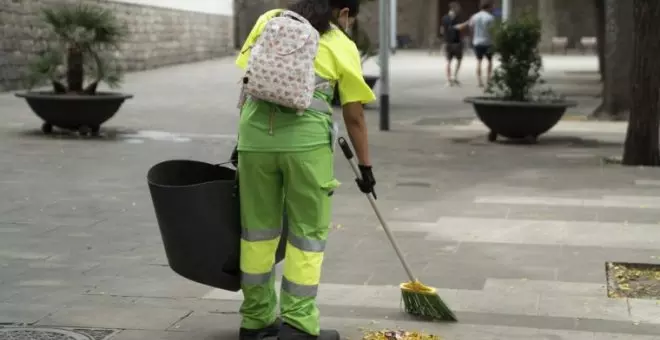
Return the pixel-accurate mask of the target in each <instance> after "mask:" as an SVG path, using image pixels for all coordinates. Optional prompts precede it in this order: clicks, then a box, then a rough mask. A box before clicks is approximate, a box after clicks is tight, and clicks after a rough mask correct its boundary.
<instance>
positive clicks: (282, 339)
mask: <svg viewBox="0 0 660 340" xmlns="http://www.w3.org/2000/svg"><path fill="white" fill-rule="evenodd" d="M277 338H278V339H279V340H314V339H318V340H340V339H341V337H340V336H339V332H337V331H335V330H332V329H322V330H321V334H319V335H318V336H316V335H311V334H308V333H305V332H303V331H301V330H299V329H297V328H295V327H293V326H291V325H289V324H287V323H283V324H282V327H281V328H280V334H279V336H278V337H277Z"/></svg>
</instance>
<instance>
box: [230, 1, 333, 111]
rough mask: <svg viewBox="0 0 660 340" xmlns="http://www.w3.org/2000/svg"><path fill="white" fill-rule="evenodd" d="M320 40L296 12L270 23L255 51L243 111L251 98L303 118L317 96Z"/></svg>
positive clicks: (245, 85)
mask: <svg viewBox="0 0 660 340" xmlns="http://www.w3.org/2000/svg"><path fill="white" fill-rule="evenodd" d="M319 39H320V36H319V33H318V31H316V29H315V28H314V27H313V26H312V25H311V24H310V23H309V21H307V19H305V18H303V17H302V16H300V15H299V14H297V13H295V12H292V11H284V12H282V13H281V14H280V15H278V16H276V17H274V18H272V19H270V20H269V21H268V22H267V23H266V25H265V27H264V29H263V32H262V33H261V35H260V36H259V38H257V41H256V42H255V44H254V45H252V47H251V51H250V58H249V61H248V66H247V69H246V73H245V76H244V77H243V87H242V90H241V101H240V103H239V107H240V106H242V105H243V103H244V101H245V97H246V96H247V95H249V96H252V97H254V98H257V99H261V100H264V101H268V102H271V103H275V104H279V105H282V106H284V107H288V108H293V109H296V110H298V113H299V114H302V112H303V111H304V110H305V109H307V108H308V107H309V106H310V104H311V103H312V98H313V95H314V90H315V85H316V73H315V70H314V60H315V58H316V54H317V52H318V48H319Z"/></svg>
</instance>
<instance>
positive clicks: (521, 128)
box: [464, 97, 577, 142]
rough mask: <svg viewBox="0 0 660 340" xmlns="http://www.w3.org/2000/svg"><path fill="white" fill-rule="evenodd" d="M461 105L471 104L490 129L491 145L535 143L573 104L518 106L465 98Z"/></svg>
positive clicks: (524, 103)
mask: <svg viewBox="0 0 660 340" xmlns="http://www.w3.org/2000/svg"><path fill="white" fill-rule="evenodd" d="M464 101H465V102H466V103H470V104H472V106H473V107H474V110H475V112H476V113H477V116H478V117H479V119H480V120H481V121H482V122H483V123H484V125H486V126H487V127H488V128H489V129H490V132H489V134H488V140H489V141H491V142H494V141H495V140H496V139H497V136H504V137H506V138H510V139H526V140H529V141H532V142H536V141H537V140H538V137H539V136H540V135H542V134H544V133H546V132H548V130H550V129H551V128H552V127H553V126H555V125H556V124H557V123H558V122H559V120H560V119H561V117H562V116H563V115H564V113H565V112H566V109H567V108H569V107H574V106H576V105H577V103H576V102H573V101H557V102H547V103H545V102H518V101H506V100H499V99H497V98H492V97H468V98H465V99H464Z"/></svg>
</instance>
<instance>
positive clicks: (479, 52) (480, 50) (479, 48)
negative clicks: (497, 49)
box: [474, 45, 493, 61]
mask: <svg viewBox="0 0 660 340" xmlns="http://www.w3.org/2000/svg"><path fill="white" fill-rule="evenodd" d="M474 55H475V56H476V57H477V60H482V59H483V58H484V57H486V59H488V61H491V60H492V59H493V47H492V46H491V45H475V46H474Z"/></svg>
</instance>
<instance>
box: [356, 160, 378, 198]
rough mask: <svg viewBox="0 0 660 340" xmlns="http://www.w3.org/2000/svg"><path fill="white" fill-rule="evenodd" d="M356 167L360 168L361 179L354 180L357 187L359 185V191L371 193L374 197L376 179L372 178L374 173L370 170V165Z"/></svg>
mask: <svg viewBox="0 0 660 340" xmlns="http://www.w3.org/2000/svg"><path fill="white" fill-rule="evenodd" d="M358 168H359V169H360V175H361V176H362V179H356V180H355V182H357V185H358V187H360V191H362V192H363V193H365V194H373V195H374V198H376V192H375V191H374V187H375V186H376V179H375V178H374V173H373V172H372V171H371V166H370V165H358Z"/></svg>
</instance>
